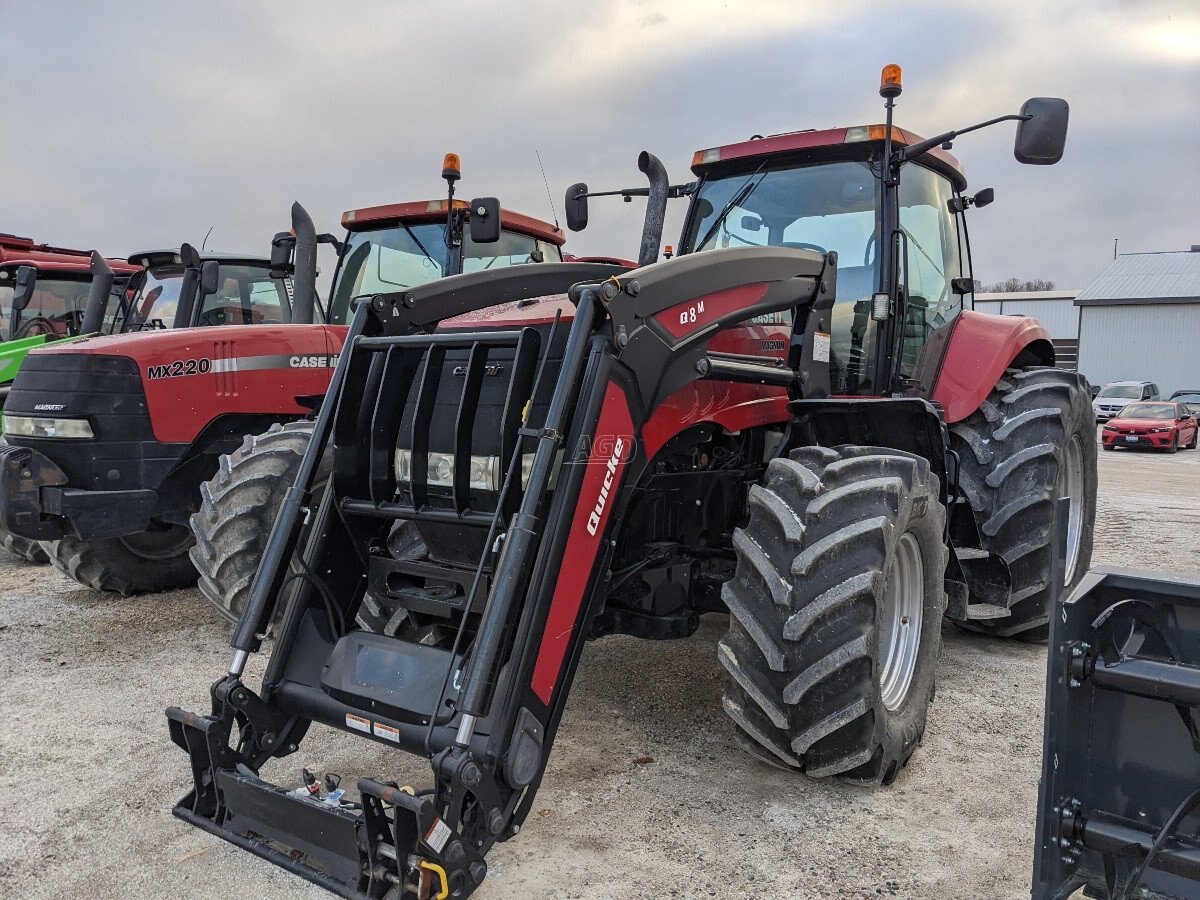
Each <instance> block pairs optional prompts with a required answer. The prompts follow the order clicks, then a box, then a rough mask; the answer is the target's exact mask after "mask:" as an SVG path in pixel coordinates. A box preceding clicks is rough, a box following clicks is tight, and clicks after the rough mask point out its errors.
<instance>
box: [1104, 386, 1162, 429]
mask: <svg viewBox="0 0 1200 900" xmlns="http://www.w3.org/2000/svg"><path fill="white" fill-rule="evenodd" d="M1158 399H1160V397H1159V396H1158V385H1156V384H1154V382H1152V381H1114V382H1112V384H1106V385H1105V386H1104V387H1102V388H1101V389H1100V393H1098V394H1096V397H1095V399H1094V400H1092V411H1093V412H1094V413H1095V414H1096V421H1097V422H1107V421H1108V420H1109V419H1111V418H1113V417H1114V416H1119V415H1120V414H1121V410H1123V409H1124V408H1125V407H1126V406H1128V405H1129V404H1130V403H1136V402H1138V401H1139V400H1158Z"/></svg>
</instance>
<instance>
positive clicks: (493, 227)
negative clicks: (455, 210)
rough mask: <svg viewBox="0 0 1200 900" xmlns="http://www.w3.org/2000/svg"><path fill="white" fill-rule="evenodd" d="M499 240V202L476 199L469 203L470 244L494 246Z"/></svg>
mask: <svg viewBox="0 0 1200 900" xmlns="http://www.w3.org/2000/svg"><path fill="white" fill-rule="evenodd" d="M498 240H500V201H499V200H497V199H496V198H495V197H476V198H475V199H474V200H472V201H471V243H473V244H494V243H496V241H498Z"/></svg>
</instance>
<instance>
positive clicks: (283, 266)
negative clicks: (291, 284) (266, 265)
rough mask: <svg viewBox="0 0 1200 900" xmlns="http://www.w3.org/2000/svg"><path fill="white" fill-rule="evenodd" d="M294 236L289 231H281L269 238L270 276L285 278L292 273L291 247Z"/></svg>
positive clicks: (293, 245) (294, 241)
mask: <svg viewBox="0 0 1200 900" xmlns="http://www.w3.org/2000/svg"><path fill="white" fill-rule="evenodd" d="M295 246H296V238H295V237H294V236H293V235H292V233H291V232H290V231H281V232H279V233H278V234H277V235H275V237H273V238H272V239H271V277H272V278H286V277H287V276H288V275H291V274H292V268H293V267H292V249H293V248H294V247H295Z"/></svg>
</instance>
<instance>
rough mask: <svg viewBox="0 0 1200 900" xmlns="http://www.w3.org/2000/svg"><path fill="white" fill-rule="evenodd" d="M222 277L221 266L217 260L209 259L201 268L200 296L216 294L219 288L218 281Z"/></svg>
mask: <svg viewBox="0 0 1200 900" xmlns="http://www.w3.org/2000/svg"><path fill="white" fill-rule="evenodd" d="M220 275H221V264H220V263H219V262H217V261H216V260H215V259H207V260H205V261H204V263H203V264H202V265H201V266H200V296H201V297H206V296H208V295H209V294H215V293H216V292H217V288H218V287H219V284H218V279H219V278H220Z"/></svg>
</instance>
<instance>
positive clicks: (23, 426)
mask: <svg viewBox="0 0 1200 900" xmlns="http://www.w3.org/2000/svg"><path fill="white" fill-rule="evenodd" d="M4 433H5V434H15V435H18V436H20V437H35V438H69V439H72V440H88V439H90V438H94V437H95V436H96V435H94V434H93V433H92V424H91V423H90V422H89V421H88V420H87V419H51V418H48V417H46V416H9V415H6V416H4Z"/></svg>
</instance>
